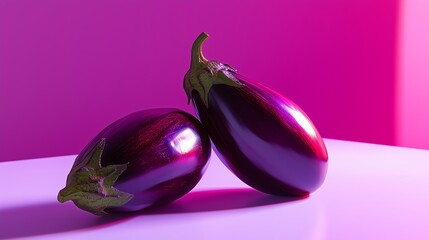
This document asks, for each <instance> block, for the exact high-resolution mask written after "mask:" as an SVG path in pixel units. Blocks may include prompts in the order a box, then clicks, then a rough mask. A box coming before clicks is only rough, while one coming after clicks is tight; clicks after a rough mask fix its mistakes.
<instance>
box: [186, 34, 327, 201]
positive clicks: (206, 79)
mask: <svg viewBox="0 0 429 240" xmlns="http://www.w3.org/2000/svg"><path fill="white" fill-rule="evenodd" d="M207 37H208V35H207V34H206V33H202V34H201V35H200V36H199V37H198V38H197V39H196V41H195V42H194V44H193V46H192V55H191V57H192V61H191V67H190V69H189V70H188V72H187V73H186V75H185V80H184V83H183V85H184V88H185V92H186V94H187V96H188V104H189V102H190V100H191V99H192V101H193V104H194V108H195V110H196V112H197V114H198V116H199V118H200V120H201V122H202V123H203V125H204V127H205V128H206V129H207V131H208V132H209V135H210V138H211V139H212V142H213V144H214V150H215V152H216V153H217V155H218V156H219V158H220V159H221V160H222V162H223V163H224V164H225V165H226V166H227V167H228V168H229V169H230V170H231V171H232V172H233V173H234V174H235V175H236V176H237V177H239V178H240V179H241V180H242V181H243V182H245V183H247V184H248V185H250V186H252V187H254V188H256V189H258V190H260V191H262V192H265V193H269V194H274V195H298V196H299V195H307V194H309V193H311V192H313V191H315V190H316V189H318V188H319V187H320V186H321V185H322V183H323V181H324V179H325V176H326V172H327V164H328V154H327V150H326V147H325V144H324V142H323V139H322V138H321V137H320V135H319V133H318V131H317V130H316V128H315V127H314V125H313V123H312V122H311V121H310V119H309V118H308V117H307V115H306V114H305V113H304V112H303V111H302V110H301V109H300V108H299V107H298V106H297V105H296V104H294V103H293V102H292V101H290V100H289V99H287V98H286V97H284V96H282V95H280V94H279V93H276V92H275V91H273V90H271V89H269V88H267V87H265V86H262V85H261V84H257V83H252V82H250V81H247V80H244V78H243V77H242V76H240V75H238V74H237V71H236V70H235V69H233V68H232V67H231V66H229V65H227V64H222V63H220V62H217V61H208V60H207V59H206V58H205V57H204V56H203V54H202V51H201V48H202V44H203V42H204V41H205V40H206V39H207Z"/></svg>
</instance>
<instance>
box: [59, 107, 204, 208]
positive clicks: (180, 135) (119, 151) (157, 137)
mask: <svg viewBox="0 0 429 240" xmlns="http://www.w3.org/2000/svg"><path fill="white" fill-rule="evenodd" d="M210 153H211V145H210V138H209V136H208V134H207V132H206V131H205V129H204V128H203V126H202V125H201V123H200V122H199V121H198V119H196V118H195V117H194V116H192V115H190V114H188V113H186V112H183V111H180V110H177V109H169V108H162V109H150V110H144V111H139V112H135V113H132V114H130V115H128V116H126V117H124V118H121V119H119V120H117V121H115V122H114V123H112V124H110V125H109V126H107V127H106V128H104V129H103V130H102V131H101V132H100V133H99V134H98V135H97V136H95V137H94V138H93V139H92V140H91V141H90V142H89V143H88V144H87V145H86V147H85V148H84V149H83V150H82V151H81V152H80V154H79V155H78V156H77V158H76V160H75V162H74V164H73V167H72V169H71V171H70V173H69V174H68V176H67V182H66V187H65V188H64V189H62V190H61V191H60V192H59V194H58V201H59V202H62V203H63V202H65V201H68V200H71V201H73V202H74V203H75V204H76V206H78V207H79V208H81V209H83V210H85V211H88V212H91V213H93V214H96V215H102V214H107V213H124V212H134V211H139V210H142V209H146V208H150V207H155V206H159V205H162V204H166V203H169V202H171V201H174V200H175V199H178V198H180V197H181V196H183V195H185V194H186V193H188V192H189V191H191V190H192V189H193V188H194V187H195V185H196V184H197V183H198V182H199V180H200V179H201V177H202V175H203V173H204V171H205V169H206V166H207V164H208V160H209V158H210Z"/></svg>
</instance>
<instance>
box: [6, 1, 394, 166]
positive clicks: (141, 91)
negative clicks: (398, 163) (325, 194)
mask: <svg viewBox="0 0 429 240" xmlns="http://www.w3.org/2000/svg"><path fill="white" fill-rule="evenodd" d="M398 6H399V3H398V1H392V0H376V1H374V0H362V1H340V0H324V1H322V0H301V1H298V0H291V1H280V0H277V1H274V0H271V1H246V2H245V3H244V2H243V1H238V0H232V1H231V0H219V1H185V2H181V1H155V0H151V1H131V0H126V1H124V0H122V1H120V0H103V1H101V0H91V1H82V0H76V1H66V0H62V1H58V0H40V1H32V0H2V1H0V116H1V119H2V120H1V124H0V147H1V150H0V161H1V160H13V159H23V158H35V157H42V156H54V155H65V154H76V153H78V152H79V151H80V149H81V148H82V147H83V146H84V145H85V144H86V143H87V142H88V141H89V140H90V139H91V138H92V137H93V136H94V135H95V134H96V133H97V132H98V131H100V130H101V129H102V128H104V127H105V126H106V125H107V124H109V123H110V122H112V121H114V120H116V119H117V118H119V117H122V116H124V115H126V114H128V113H131V112H133V111H137V110H141V109H145V108H153V107H177V108H182V109H184V110H187V111H190V112H193V110H192V109H191V108H190V107H189V106H187V105H186V97H185V94H184V92H183V90H182V80H183V75H184V73H185V72H186V70H187V69H188V67H189V62H190V56H189V54H190V47H191V44H192V42H193V40H194V39H195V37H196V36H197V35H198V34H199V33H200V32H202V31H206V32H208V33H209V34H210V35H211V38H210V39H209V40H208V41H207V43H206V45H205V47H204V51H205V55H206V56H207V57H208V58H209V59H218V60H221V61H223V62H225V63H229V64H230V65H232V66H233V67H236V68H238V69H239V71H240V73H241V74H243V75H245V76H247V77H249V78H251V79H253V80H256V81H258V82H260V83H262V84H265V85H267V86H269V87H271V88H273V89H276V90H277V91H278V92H280V93H283V94H284V95H286V96H288V97H289V98H291V99H292V100H293V101H295V102H296V103H297V104H298V105H300V106H301V107H302V108H303V109H304V110H305V111H306V113H307V114H308V115H309V116H310V118H312V120H313V121H314V123H315V125H316V126H317V127H318V128H319V130H320V132H321V134H322V136H324V137H329V138H339V139H349V140H356V141H365V142H374V143H382V144H395V143H396V130H395V126H396V124H397V122H396V118H397V113H396V110H395V101H396V99H395V94H396V92H397V89H396V87H397V84H396V75H395V73H396V65H397V60H396V57H397V49H398V48H397V34H398V33H397V30H398V25H399V24H398V17H399V14H398V13H399V9H398Z"/></svg>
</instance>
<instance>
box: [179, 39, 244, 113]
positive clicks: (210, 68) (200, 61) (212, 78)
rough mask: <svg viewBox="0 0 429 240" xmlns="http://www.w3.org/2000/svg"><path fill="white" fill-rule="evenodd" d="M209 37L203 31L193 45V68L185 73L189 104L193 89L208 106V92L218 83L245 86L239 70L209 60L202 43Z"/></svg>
mask: <svg viewBox="0 0 429 240" xmlns="http://www.w3.org/2000/svg"><path fill="white" fill-rule="evenodd" d="M207 38H208V35H207V34H206V33H201V34H200V36H198V38H197V39H196V40H195V42H194V44H193V45H192V53H191V58H192V60H191V68H190V69H189V70H188V72H187V73H186V75H185V79H184V82H183V87H184V88H185V92H186V95H187V96H188V104H189V103H190V101H191V98H192V91H193V90H195V91H197V93H198V94H199V96H200V98H201V100H202V101H203V103H204V105H205V106H206V107H207V108H208V94H209V91H210V88H211V87H212V86H213V85H216V84H224V85H228V86H231V87H242V86H244V84H243V83H241V82H240V81H239V80H238V79H237V78H236V77H235V76H234V74H235V73H237V70H236V69H234V68H232V67H231V66H229V65H228V64H223V63H220V62H218V61H208V60H207V59H206V58H205V57H204V55H203V53H202V44H203V43H204V41H205V40H206V39H207Z"/></svg>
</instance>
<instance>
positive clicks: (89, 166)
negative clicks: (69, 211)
mask: <svg viewBox="0 0 429 240" xmlns="http://www.w3.org/2000/svg"><path fill="white" fill-rule="evenodd" d="M105 143H106V139H104V138H103V139H101V140H100V141H99V143H98V144H97V145H96V146H95V147H94V148H92V150H91V152H90V153H89V154H88V155H87V156H86V157H85V159H84V160H83V161H82V162H81V163H79V164H77V165H75V166H74V167H73V168H72V170H71V171H70V173H69V175H68V177H67V184H66V187H65V188H63V189H62V190H61V191H60V192H59V193H58V197H57V199H58V201H59V202H61V203H64V202H66V201H69V200H71V201H73V202H74V203H75V204H76V206H77V207H79V208H81V209H83V210H85V211H88V212H91V213H93V214H96V215H102V214H106V212H105V209H106V208H109V207H118V206H122V205H124V204H125V203H127V202H128V201H130V200H131V199H132V198H133V197H134V196H133V195H132V194H130V193H126V192H121V191H120V190H118V189H116V188H115V187H114V184H115V182H116V180H117V179H118V177H119V176H120V175H121V174H122V173H123V172H124V171H125V170H126V169H127V167H128V164H120V165H108V166H101V155H102V153H103V150H104V147H105Z"/></svg>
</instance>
